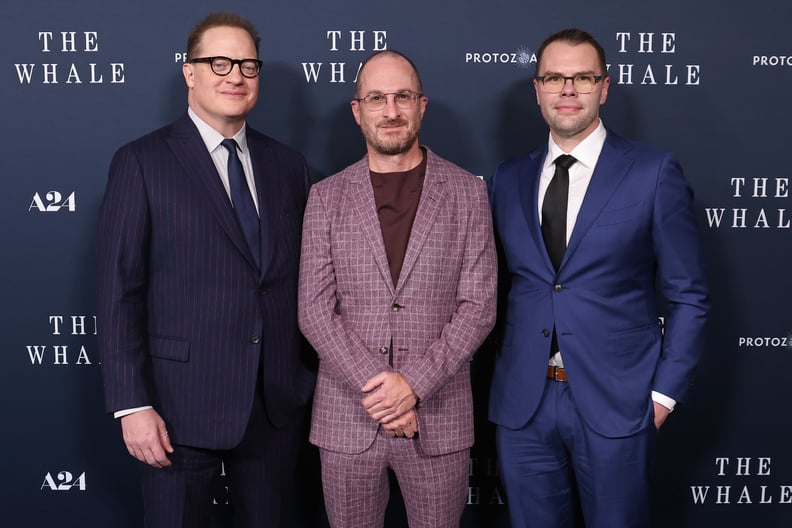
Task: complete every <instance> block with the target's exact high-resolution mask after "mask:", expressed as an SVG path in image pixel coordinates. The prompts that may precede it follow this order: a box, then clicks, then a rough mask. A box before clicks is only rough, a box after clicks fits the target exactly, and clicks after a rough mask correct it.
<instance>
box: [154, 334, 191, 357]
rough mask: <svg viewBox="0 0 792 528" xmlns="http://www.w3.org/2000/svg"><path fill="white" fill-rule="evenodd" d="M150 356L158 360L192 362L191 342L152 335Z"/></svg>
mask: <svg viewBox="0 0 792 528" xmlns="http://www.w3.org/2000/svg"><path fill="white" fill-rule="evenodd" d="M149 355H151V357H155V358H158V359H169V360H171V361H182V362H186V361H189V360H190V342H189V341H186V340H184V339H176V338H172V337H162V336H155V335H152V336H150V337H149Z"/></svg>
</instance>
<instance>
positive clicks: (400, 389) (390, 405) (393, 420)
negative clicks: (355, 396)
mask: <svg viewBox="0 0 792 528" xmlns="http://www.w3.org/2000/svg"><path fill="white" fill-rule="evenodd" d="M361 391H362V392H364V393H366V394H367V396H365V397H364V398H363V399H361V400H360V403H361V404H362V405H363V408H364V409H366V412H367V413H368V414H369V416H371V418H372V419H373V420H375V421H376V422H377V423H379V424H380V425H382V427H383V429H384V430H385V431H386V432H387V433H388V435H389V436H406V437H407V438H412V437H413V436H415V433H417V432H418V419H417V416H416V414H415V409H414V408H415V405H416V404H417V403H418V396H417V395H416V394H415V392H414V391H413V390H412V387H410V384H409V383H407V380H406V379H404V376H402V375H401V374H399V373H398V372H389V371H388V372H380V373H379V374H377V375H376V376H374V377H373V378H371V379H370V380H368V381H367V382H366V384H365V385H364V386H363V388H362V389H361Z"/></svg>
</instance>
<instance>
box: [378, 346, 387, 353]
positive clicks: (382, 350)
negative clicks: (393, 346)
mask: <svg viewBox="0 0 792 528" xmlns="http://www.w3.org/2000/svg"><path fill="white" fill-rule="evenodd" d="M379 353H380V354H387V353H388V347H386V346H381V347H379Z"/></svg>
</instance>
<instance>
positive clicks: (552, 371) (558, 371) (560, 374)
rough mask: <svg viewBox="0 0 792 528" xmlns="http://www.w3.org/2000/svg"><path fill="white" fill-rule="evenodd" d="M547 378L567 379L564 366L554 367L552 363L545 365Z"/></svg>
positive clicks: (555, 379)
mask: <svg viewBox="0 0 792 528" xmlns="http://www.w3.org/2000/svg"><path fill="white" fill-rule="evenodd" d="M547 379H551V380H554V381H569V380H568V379H567V375H566V370H564V367H554V366H553V365H547Z"/></svg>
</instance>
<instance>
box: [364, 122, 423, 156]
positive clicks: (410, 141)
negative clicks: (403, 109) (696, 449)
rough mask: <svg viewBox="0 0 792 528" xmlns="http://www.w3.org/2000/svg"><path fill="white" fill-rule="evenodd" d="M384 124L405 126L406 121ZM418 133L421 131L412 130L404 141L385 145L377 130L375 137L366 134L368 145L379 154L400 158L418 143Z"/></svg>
mask: <svg viewBox="0 0 792 528" xmlns="http://www.w3.org/2000/svg"><path fill="white" fill-rule="evenodd" d="M384 124H404V121H401V120H394V121H391V122H386V123H384ZM418 132H419V130H412V131H410V133H409V134H408V135H407V137H405V138H404V140H402V141H397V142H389V143H385V142H384V141H380V140H379V139H378V138H377V136H376V130H375V134H374V136H373V137H369V136H368V135H367V134H366V143H367V144H368V146H369V147H370V148H371V149H373V150H374V151H375V152H376V153H377V154H382V155H383V156H398V155H399V154H403V153H405V152H407V151H408V150H410V149H411V148H412V147H413V145H415V143H416V142H417V141H418Z"/></svg>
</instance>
